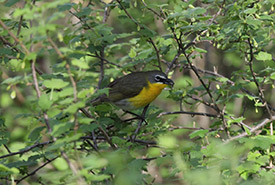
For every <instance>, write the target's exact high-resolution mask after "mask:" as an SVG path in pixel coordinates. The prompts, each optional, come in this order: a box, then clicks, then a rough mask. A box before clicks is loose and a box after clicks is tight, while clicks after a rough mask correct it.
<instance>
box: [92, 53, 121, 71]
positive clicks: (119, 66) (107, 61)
mask: <svg viewBox="0 0 275 185" xmlns="http://www.w3.org/2000/svg"><path fill="white" fill-rule="evenodd" d="M87 56H90V57H96V58H99V59H101V60H104V61H105V62H106V63H108V64H111V65H114V66H116V67H118V68H122V66H121V65H119V64H116V63H113V62H111V61H109V60H107V59H106V58H102V57H101V56H99V55H93V54H87Z"/></svg>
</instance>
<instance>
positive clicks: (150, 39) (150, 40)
mask: <svg viewBox="0 0 275 185" xmlns="http://www.w3.org/2000/svg"><path fill="white" fill-rule="evenodd" d="M142 2H143V1H142ZM148 41H149V42H150V43H151V44H152V46H153V47H154V49H155V51H156V55H157V59H158V68H159V70H160V71H162V69H161V60H160V56H159V50H158V48H157V46H156V44H155V43H154V41H153V39H152V38H149V39H148Z"/></svg>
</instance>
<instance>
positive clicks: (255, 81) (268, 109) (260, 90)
mask: <svg viewBox="0 0 275 185" xmlns="http://www.w3.org/2000/svg"><path fill="white" fill-rule="evenodd" d="M248 45H249V54H250V59H249V61H248V64H249V69H250V72H251V75H252V77H253V81H254V83H255V85H256V86H257V89H258V92H259V95H260V97H261V99H262V100H263V104H264V106H265V108H266V110H267V112H268V114H269V116H270V118H271V117H272V116H273V115H272V113H271V110H270V108H269V107H268V104H267V102H266V100H265V97H264V93H263V90H262V88H261V87H260V85H259V83H258V81H257V79H256V73H255V72H254V70H253V59H254V53H253V46H252V43H251V41H250V39H249V38H248ZM246 59H247V60H248V57H246Z"/></svg>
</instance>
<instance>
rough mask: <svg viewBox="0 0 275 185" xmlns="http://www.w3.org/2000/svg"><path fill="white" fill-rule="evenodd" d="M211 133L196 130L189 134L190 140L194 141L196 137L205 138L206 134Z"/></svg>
mask: <svg viewBox="0 0 275 185" xmlns="http://www.w3.org/2000/svg"><path fill="white" fill-rule="evenodd" d="M208 132H209V131H208V130H196V131H194V132H192V133H191V134H189V136H190V139H193V138H194V137H197V136H199V137H201V138H202V137H204V136H205V134H206V133H208Z"/></svg>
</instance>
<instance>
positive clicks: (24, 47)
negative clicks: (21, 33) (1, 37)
mask: <svg viewBox="0 0 275 185" xmlns="http://www.w3.org/2000/svg"><path fill="white" fill-rule="evenodd" d="M0 25H1V26H2V27H3V28H4V29H5V30H7V31H8V33H9V35H10V36H11V37H12V38H13V39H14V40H15V42H17V43H19V44H20V46H21V47H22V49H23V50H24V52H25V53H26V54H27V55H29V54H30V52H29V50H28V49H27V48H26V46H25V45H24V44H23V43H22V42H21V40H19V39H18V38H17V37H16V36H15V35H14V34H13V33H12V32H11V31H10V30H9V28H8V27H7V26H6V25H5V23H4V22H3V21H2V20H0Z"/></svg>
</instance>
